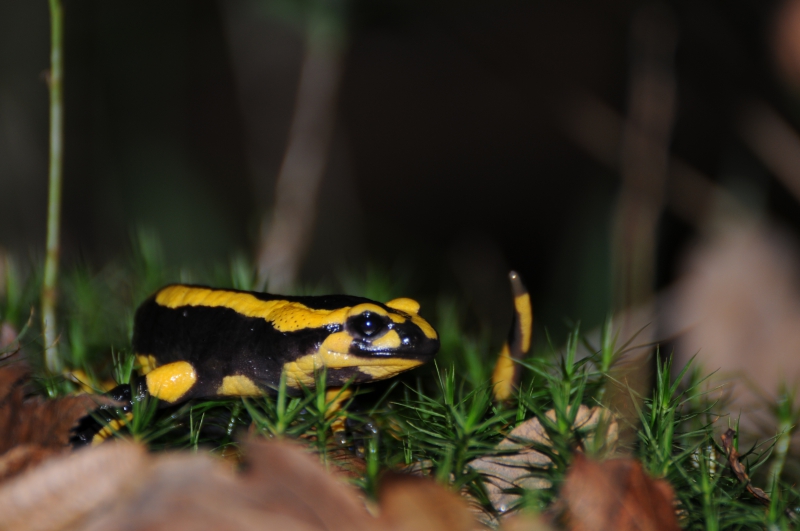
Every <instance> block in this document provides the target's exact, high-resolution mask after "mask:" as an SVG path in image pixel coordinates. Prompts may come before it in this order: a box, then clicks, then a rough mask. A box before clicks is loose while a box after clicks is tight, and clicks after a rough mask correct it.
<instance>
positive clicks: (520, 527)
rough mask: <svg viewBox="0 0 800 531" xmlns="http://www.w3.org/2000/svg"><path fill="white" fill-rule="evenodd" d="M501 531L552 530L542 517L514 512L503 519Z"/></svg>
mask: <svg viewBox="0 0 800 531" xmlns="http://www.w3.org/2000/svg"><path fill="white" fill-rule="evenodd" d="M500 529H501V531H553V528H552V527H550V526H549V525H548V524H547V522H545V520H544V518H542V517H540V516H539V515H533V514H514V515H511V516H509V517H508V518H504V519H503V525H502V527H501V528H500Z"/></svg>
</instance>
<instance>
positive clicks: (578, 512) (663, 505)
mask: <svg viewBox="0 0 800 531" xmlns="http://www.w3.org/2000/svg"><path fill="white" fill-rule="evenodd" d="M674 500H675V495H674V493H673V491H672V487H671V486H670V485H669V483H667V482H666V481H664V480H654V479H652V478H650V477H649V476H648V475H647V474H646V473H645V471H644V469H643V468H642V465H641V463H639V461H636V460H634V459H629V458H625V459H610V460H608V461H604V462H597V461H592V460H590V459H589V458H587V457H586V456H584V455H583V454H580V453H578V454H575V458H574V460H573V462H572V466H571V467H570V469H569V470H568V471H567V476H566V478H565V480H564V485H563V487H562V488H561V505H562V506H564V507H565V509H566V510H565V515H564V517H565V520H566V524H567V528H568V529H570V530H571V531H680V526H678V521H677V518H676V516H675V505H674Z"/></svg>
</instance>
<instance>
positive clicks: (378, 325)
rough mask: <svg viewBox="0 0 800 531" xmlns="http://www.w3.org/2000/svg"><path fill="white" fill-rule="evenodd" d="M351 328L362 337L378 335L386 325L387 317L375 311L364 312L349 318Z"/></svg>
mask: <svg viewBox="0 0 800 531" xmlns="http://www.w3.org/2000/svg"><path fill="white" fill-rule="evenodd" d="M348 324H349V325H350V329H351V330H352V331H353V332H355V333H356V334H357V335H359V336H361V337H373V336H376V335H378V334H379V333H380V332H381V331H382V330H383V328H384V327H385V326H386V318H385V317H383V316H382V315H378V314H377V313H373V312H364V313H362V314H360V315H356V316H354V317H351V318H350V319H349V323H348Z"/></svg>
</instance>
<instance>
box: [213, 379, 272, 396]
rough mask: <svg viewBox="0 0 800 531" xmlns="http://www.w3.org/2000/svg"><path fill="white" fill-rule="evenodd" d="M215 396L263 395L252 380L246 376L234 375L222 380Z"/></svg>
mask: <svg viewBox="0 0 800 531" xmlns="http://www.w3.org/2000/svg"><path fill="white" fill-rule="evenodd" d="M217 394H218V395H223V396H261V395H262V394H264V393H263V391H261V389H259V388H258V386H257V385H256V384H255V382H253V380H251V379H250V378H248V377H247V376H242V375H241V374H236V375H234V376H226V377H225V378H223V379H222V385H220V386H219V388H218V389H217Z"/></svg>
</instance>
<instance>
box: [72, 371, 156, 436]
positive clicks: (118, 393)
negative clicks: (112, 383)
mask: <svg viewBox="0 0 800 531" xmlns="http://www.w3.org/2000/svg"><path fill="white" fill-rule="evenodd" d="M105 396H107V397H109V398H111V399H113V400H114V401H116V402H117V403H116V404H103V405H101V406H99V407H98V408H97V409H95V410H94V411H92V412H91V413H89V414H88V415H86V416H83V417H81V418H80V419H78V422H77V424H76V425H75V427H74V428H72V430H71V431H72V435H71V436H70V438H69V443H70V444H71V445H72V446H73V447H81V446H87V445H92V446H94V445H97V444H100V443H102V442H103V441H105V440H106V439H108V438H109V437H111V436H112V435H113V434H114V432H116V431H119V430H120V429H122V427H123V426H125V425H126V424H127V423H128V422H130V420H131V419H132V418H133V404H134V402H138V401H140V400H142V399H144V398H145V397H146V396H147V389H146V385H145V381H144V380H143V379H141V378H137V379H135V380H134V381H133V382H131V383H130V384H122V385H118V386H117V387H115V388H113V389H112V390H110V391H109V392H108V393H106V394H105Z"/></svg>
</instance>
